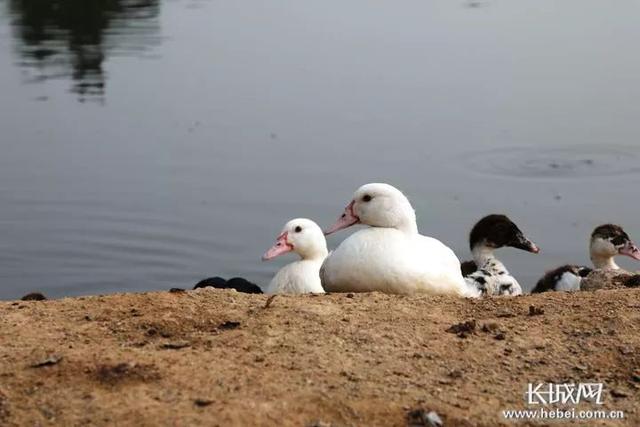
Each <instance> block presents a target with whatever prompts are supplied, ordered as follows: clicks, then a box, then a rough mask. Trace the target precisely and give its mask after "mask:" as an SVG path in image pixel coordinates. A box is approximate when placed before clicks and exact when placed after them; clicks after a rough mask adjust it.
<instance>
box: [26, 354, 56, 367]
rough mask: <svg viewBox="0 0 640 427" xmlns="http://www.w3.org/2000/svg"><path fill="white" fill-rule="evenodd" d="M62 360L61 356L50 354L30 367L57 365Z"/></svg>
mask: <svg viewBox="0 0 640 427" xmlns="http://www.w3.org/2000/svg"><path fill="white" fill-rule="evenodd" d="M61 360H62V356H60V355H57V354H52V355H50V356H47V357H46V358H45V359H42V360H40V361H38V362H36V363H34V364H32V365H31V367H32V368H42V367H43V366H51V365H57V364H58V362H60V361H61Z"/></svg>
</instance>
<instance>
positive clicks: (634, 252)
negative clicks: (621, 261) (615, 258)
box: [618, 240, 640, 260]
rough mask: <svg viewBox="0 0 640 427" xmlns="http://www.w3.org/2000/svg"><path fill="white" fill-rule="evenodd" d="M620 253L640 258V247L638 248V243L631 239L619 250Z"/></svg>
mask: <svg viewBox="0 0 640 427" xmlns="http://www.w3.org/2000/svg"><path fill="white" fill-rule="evenodd" d="M618 253H619V254H620V255H626V256H628V257H631V258H633V259H637V260H640V249H638V247H637V246H636V244H635V243H633V242H632V241H631V240H628V241H627V243H625V244H624V246H623V247H621V248H620V249H619V250H618Z"/></svg>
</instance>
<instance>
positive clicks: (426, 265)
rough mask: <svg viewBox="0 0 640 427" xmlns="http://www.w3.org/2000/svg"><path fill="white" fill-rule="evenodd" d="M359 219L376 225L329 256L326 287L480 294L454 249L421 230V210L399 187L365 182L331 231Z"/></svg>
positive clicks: (323, 272) (324, 276) (325, 267)
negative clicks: (418, 220)
mask: <svg viewBox="0 0 640 427" xmlns="http://www.w3.org/2000/svg"><path fill="white" fill-rule="evenodd" d="M354 224H365V225H369V226H371V227H369V228H367V229H364V230H360V231H358V232H356V233H355V234H353V235H351V236H350V237H348V238H347V239H346V240H345V241H343V242H342V243H341V244H340V246H338V248H337V249H336V250H335V251H333V252H332V253H331V254H330V255H329V257H328V258H327V259H326V260H325V262H324V264H323V265H322V269H321V271H320V276H321V278H322V285H323V287H324V289H325V290H326V291H328V292H349V291H351V292H369V291H382V292H387V293H396V294H413V293H429V294H450V295H458V296H473V297H477V296H478V295H479V292H478V291H477V290H476V289H473V288H472V287H470V286H468V285H467V284H466V283H465V281H464V279H463V278H462V274H461V272H460V261H459V260H458V258H457V257H456V255H455V254H454V253H453V251H452V250H451V249H449V248H448V247H447V246H445V245H444V244H443V243H442V242H440V241H439V240H436V239H434V238H432V237H426V236H422V235H420V234H419V233H418V226H417V224H416V214H415V212H414V210H413V208H412V207H411V204H410V203H409V200H408V199H407V198H406V197H405V195H404V194H402V193H401V192H400V190H398V189H396V188H395V187H393V186H391V185H389V184H366V185H363V186H362V187H360V188H359V189H358V190H357V191H356V192H355V194H354V195H353V200H352V201H351V202H350V203H349V205H348V206H347V207H346V208H345V211H344V213H343V214H342V216H341V217H340V218H339V219H338V221H337V222H336V224H335V225H334V226H333V227H331V228H330V229H329V230H328V231H326V232H325V234H327V235H328V234H331V233H334V232H336V231H338V230H341V229H343V228H347V227H350V226H352V225H354Z"/></svg>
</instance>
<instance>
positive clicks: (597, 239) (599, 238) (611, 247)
mask: <svg viewBox="0 0 640 427" xmlns="http://www.w3.org/2000/svg"><path fill="white" fill-rule="evenodd" d="M589 255H590V258H591V262H592V263H593V266H594V267H595V268H596V269H598V270H621V269H620V267H619V266H618V264H616V262H615V260H614V259H613V258H614V257H615V256H617V255H626V256H628V257H631V258H633V259H635V260H640V249H638V247H637V246H636V244H635V243H633V241H632V240H631V239H630V238H629V235H628V234H627V233H626V232H625V231H624V230H623V229H622V227H620V226H619V225H615V224H604V225H599V226H598V227H596V228H595V229H594V230H593V233H591V240H590V241H589ZM591 271H592V269H591V268H589V267H585V266H580V265H563V266H562V267H558V268H556V269H554V270H551V271H548V272H547V273H546V274H545V275H544V276H543V277H542V278H541V279H540V280H539V281H538V283H537V284H536V286H535V288H533V290H532V291H531V292H532V293H539V292H546V291H579V290H580V289H581V283H582V279H583V278H585V277H587V276H588V275H589V273H591Z"/></svg>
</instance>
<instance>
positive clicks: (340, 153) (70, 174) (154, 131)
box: [0, 0, 640, 299]
mask: <svg viewBox="0 0 640 427" xmlns="http://www.w3.org/2000/svg"><path fill="white" fill-rule="evenodd" d="M638 16H640V3H638V2H635V1H619V2H602V1H599V0H565V1H562V2H558V1H550V0H526V1H518V2H514V1H508V0H491V1H482V0H478V1H451V0H442V1H425V0H421V1H405V2H391V1H386V2H371V1H366V0H361V1H353V0H347V1H323V2H300V1H294V0H290V1H271V2H248V1H222V2H221V1H208V0H163V1H161V0H109V1H103V2H87V1H86V0H49V1H46V2H45V1H39V0H23V1H20V0H0V124H1V127H0V129H1V130H2V137H1V138H0V149H1V155H0V279H1V280H0V299H10V298H17V297H20V296H21V295H23V294H25V293H27V292H29V291H41V292H44V293H45V294H46V295H48V296H50V297H62V296H67V295H81V294H97V293H108V292H118V291H144V290H154V289H167V288H169V287H174V286H175V287H190V286H192V285H193V284H194V283H195V282H196V281H197V280H199V279H201V278H203V277H207V276H212V275H222V276H236V275H239V276H243V277H246V278H248V279H250V280H253V281H255V282H257V283H259V284H263V285H264V284H266V283H267V282H268V280H269V279H270V277H271V276H272V274H273V273H274V272H275V271H276V270H277V269H278V268H279V267H280V266H281V265H283V264H284V263H285V262H287V261H288V260H290V259H292V256H288V257H283V258H282V259H278V260H276V261H274V262H271V263H262V262H261V261H260V256H261V254H262V253H263V252H264V251H265V250H266V249H267V248H268V247H269V246H271V245H272V243H273V241H274V239H275V237H276V235H277V234H278V232H279V230H280V229H281V227H282V225H283V224H284V223H285V222H286V221H287V220H288V219H290V218H293V217H297V216H306V217H310V218H312V219H315V220H316V221H317V222H318V223H319V224H320V225H321V226H327V225H329V224H330V223H332V222H333V221H334V220H335V218H336V217H337V216H338V215H339V214H340V213H341V211H342V209H343V208H344V206H345V205H346V203H347V202H348V201H349V199H350V196H351V194H352V192H353V190H354V189H355V188H356V187H357V186H359V185H360V184H363V183H366V182H371V181H386V182H389V183H391V184H394V185H396V186H397V187H399V188H400V189H402V190H403V191H404V192H405V193H407V194H408V195H409V197H410V199H411V200H412V203H413V205H414V207H415V209H416V211H417V214H418V220H419V226H420V230H421V232H422V233H423V234H427V235H431V236H434V237H438V238H440V239H441V240H443V241H444V242H446V243H447V244H449V245H450V246H451V247H452V248H453V249H454V250H455V251H456V253H457V254H458V255H459V256H460V258H463V259H464V258H468V254H469V250H468V246H467V243H466V238H467V234H468V232H469V229H470V227H471V226H472V225H473V223H474V222H475V221H476V220H478V219H479V218H480V217H481V216H483V215H485V214H488V213H493V212H497V213H506V214H508V215H509V216H511V217H512V219H514V220H515V222H516V223H517V224H518V225H519V226H520V227H521V228H522V229H523V230H524V231H525V233H526V234H527V235H528V236H529V237H530V238H531V239H533V240H534V241H535V242H536V243H538V244H539V246H540V247H541V248H542V253H541V254H539V255H533V254H529V253H524V252H521V251H518V250H515V249H503V250H501V252H500V254H501V255H502V256H503V258H504V260H505V262H506V263H507V266H508V267H509V268H510V270H511V271H512V272H513V273H514V274H515V275H516V276H517V277H518V278H519V279H520V281H521V283H523V284H524V285H525V287H526V288H527V289H528V288H530V287H531V286H532V285H533V283H534V282H535V280H536V279H537V278H538V277H539V276H540V275H541V274H542V273H543V272H544V271H545V269H548V268H550V267H554V266H556V265H559V264H561V263H565V262H580V263H588V254H587V242H588V236H589V234H590V232H591V230H592V229H593V227H594V226H595V225H597V224H600V223H603V222H617V223H620V224H621V225H623V226H624V227H625V228H626V229H627V231H628V232H629V233H630V234H631V235H632V237H635V238H636V239H640V219H639V216H638V212H637V207H638V204H637V194H638V184H639V183H640V173H639V172H640V163H639V160H640V142H639V140H638V136H639V135H640V55H638V46H637V44H638V40H640V25H638ZM347 234H348V233H347V232H342V233H337V235H335V236H331V238H330V240H329V245H330V246H331V247H335V246H336V245H337V244H338V243H339V242H340V240H342V239H344V238H345V236H346V235H347ZM622 264H623V265H625V266H627V267H632V266H633V263H632V262H626V261H622Z"/></svg>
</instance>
